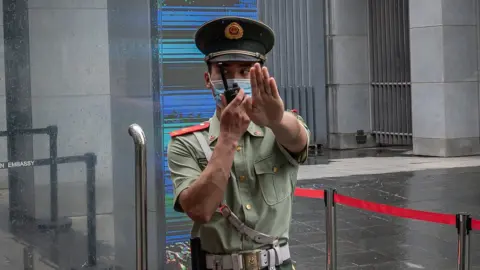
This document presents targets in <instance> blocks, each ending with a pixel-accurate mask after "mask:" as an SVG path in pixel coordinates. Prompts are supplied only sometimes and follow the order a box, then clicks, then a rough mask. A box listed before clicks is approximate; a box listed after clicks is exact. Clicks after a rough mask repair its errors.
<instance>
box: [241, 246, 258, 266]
mask: <svg viewBox="0 0 480 270" xmlns="http://www.w3.org/2000/svg"><path fill="white" fill-rule="evenodd" d="M260 252H261V251H260V250H255V251H252V252H245V253H242V257H243V269H245V270H260V269H261V268H262V265H261V263H260V255H261V254H260Z"/></svg>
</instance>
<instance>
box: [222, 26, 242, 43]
mask: <svg viewBox="0 0 480 270" xmlns="http://www.w3.org/2000/svg"><path fill="white" fill-rule="evenodd" d="M225 37H226V38H228V39H240V38H242V37H243V28H242V27H241V26H240V25H239V24H238V23H236V22H232V23H231V24H229V25H228V26H227V27H226V28H225Z"/></svg>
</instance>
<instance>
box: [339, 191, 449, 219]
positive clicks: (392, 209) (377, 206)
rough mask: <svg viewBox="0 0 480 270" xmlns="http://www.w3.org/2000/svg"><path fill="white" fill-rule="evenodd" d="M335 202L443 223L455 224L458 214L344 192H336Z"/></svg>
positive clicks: (392, 214) (397, 215)
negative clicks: (372, 199)
mask: <svg viewBox="0 0 480 270" xmlns="http://www.w3.org/2000/svg"><path fill="white" fill-rule="evenodd" d="M335 202H336V203H339V204H343V205H346V206H350V207H355V208H360V209H364V210H368V211H372V212H377V213H382V214H387V215H391V216H396V217H403V218H409V219H416V220H423V221H427V222H433V223H441V224H448V225H453V226H455V224H456V216H455V215H452V214H442V213H434V212H427V211H420V210H413V209H407V208H401V207H396V206H391V205H386V204H381V203H373V202H368V201H364V200H359V199H355V198H352V197H348V196H344V195H342V194H335Z"/></svg>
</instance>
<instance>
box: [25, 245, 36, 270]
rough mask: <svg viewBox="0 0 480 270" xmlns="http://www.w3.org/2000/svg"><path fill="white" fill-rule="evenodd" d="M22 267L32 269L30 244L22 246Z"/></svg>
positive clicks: (26, 269)
mask: <svg viewBox="0 0 480 270" xmlns="http://www.w3.org/2000/svg"><path fill="white" fill-rule="evenodd" d="M23 269H24V270H34V265H33V248H32V246H27V247H24V248H23Z"/></svg>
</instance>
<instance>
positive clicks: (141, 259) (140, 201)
mask: <svg viewBox="0 0 480 270" xmlns="http://www.w3.org/2000/svg"><path fill="white" fill-rule="evenodd" d="M128 133H129V134H130V136H132V138H133V141H134V143H135V233H136V240H135V241H136V270H147V269H148V266H147V149H146V138H145V133H144V132H143V130H142V128H141V127H140V126H139V125H137V124H132V125H130V127H129V128H128Z"/></svg>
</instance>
